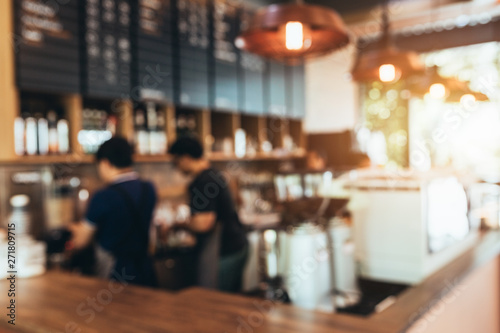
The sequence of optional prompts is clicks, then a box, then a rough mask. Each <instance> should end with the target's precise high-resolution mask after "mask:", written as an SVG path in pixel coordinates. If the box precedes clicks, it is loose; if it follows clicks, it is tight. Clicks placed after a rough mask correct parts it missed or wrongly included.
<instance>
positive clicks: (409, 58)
mask: <svg viewBox="0 0 500 333" xmlns="http://www.w3.org/2000/svg"><path fill="white" fill-rule="evenodd" d="M388 12H389V9H388V3H386V4H385V5H384V7H383V10H382V37H381V38H380V40H378V42H376V44H375V46H374V47H373V48H372V49H370V50H368V51H365V52H361V51H358V54H357V58H356V61H355V62H354V66H353V68H352V70H351V76H352V78H353V80H354V81H359V82H372V81H382V82H386V83H390V82H396V81H398V80H399V79H401V78H403V79H405V78H407V77H410V76H412V75H415V74H421V73H423V71H424V66H423V65H422V63H421V62H420V58H419V56H418V54H417V53H416V52H413V51H404V50H400V49H398V48H397V47H396V46H395V45H394V43H393V41H392V38H391V35H390V26H389V14H388ZM359 50H361V48H359Z"/></svg>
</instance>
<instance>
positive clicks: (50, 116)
mask: <svg viewBox="0 0 500 333" xmlns="http://www.w3.org/2000/svg"><path fill="white" fill-rule="evenodd" d="M47 120H48V121H49V154H57V153H58V152H59V143H58V141H59V140H58V136H57V114H56V113H55V112H54V111H49V112H48V113H47Z"/></svg>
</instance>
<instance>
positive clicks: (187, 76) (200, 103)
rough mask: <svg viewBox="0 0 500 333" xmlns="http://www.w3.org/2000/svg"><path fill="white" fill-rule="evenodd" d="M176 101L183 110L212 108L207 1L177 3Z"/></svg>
mask: <svg viewBox="0 0 500 333" xmlns="http://www.w3.org/2000/svg"><path fill="white" fill-rule="evenodd" d="M176 9H177V32H178V34H177V37H178V48H177V53H176V55H177V64H178V66H176V67H177V68H178V73H177V76H178V82H177V84H178V87H177V88H178V91H177V96H176V100H177V103H178V104H180V105H182V106H191V107H209V106H210V89H209V84H210V80H209V77H210V76H209V75H210V68H209V63H210V61H209V56H210V29H209V28H210V22H209V18H210V14H209V13H210V11H209V3H208V1H207V0H177V8H176Z"/></svg>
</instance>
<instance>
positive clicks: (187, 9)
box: [178, 0, 209, 49]
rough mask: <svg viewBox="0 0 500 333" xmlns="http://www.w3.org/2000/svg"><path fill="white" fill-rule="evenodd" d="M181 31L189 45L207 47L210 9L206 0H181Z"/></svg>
mask: <svg viewBox="0 0 500 333" xmlns="http://www.w3.org/2000/svg"><path fill="white" fill-rule="evenodd" d="M178 9H179V23H178V25H179V32H180V33H181V36H182V37H183V38H187V40H188V43H189V45H191V46H193V47H199V48H203V49H207V48H208V46H209V35H208V9H207V2H206V1H205V0H179V2H178Z"/></svg>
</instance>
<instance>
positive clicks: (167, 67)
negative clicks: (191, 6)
mask: <svg viewBox="0 0 500 333" xmlns="http://www.w3.org/2000/svg"><path fill="white" fill-rule="evenodd" d="M133 9H134V10H133V16H132V24H133V28H132V35H133V37H132V40H133V47H132V49H133V51H134V66H133V73H132V78H133V80H132V82H133V88H132V96H131V97H132V98H133V99H134V100H159V101H169V102H173V100H174V76H173V73H172V70H173V66H174V64H173V61H174V54H173V49H174V47H173V6H172V1H171V0H134V3H133Z"/></svg>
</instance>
